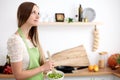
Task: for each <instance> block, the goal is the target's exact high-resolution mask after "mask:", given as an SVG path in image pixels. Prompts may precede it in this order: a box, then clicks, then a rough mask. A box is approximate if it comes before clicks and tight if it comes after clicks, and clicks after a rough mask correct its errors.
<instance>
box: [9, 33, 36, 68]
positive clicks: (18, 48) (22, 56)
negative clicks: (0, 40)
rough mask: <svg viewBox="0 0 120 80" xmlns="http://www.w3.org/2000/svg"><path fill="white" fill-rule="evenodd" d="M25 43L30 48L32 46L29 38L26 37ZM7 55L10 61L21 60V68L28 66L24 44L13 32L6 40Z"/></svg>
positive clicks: (27, 56)
mask: <svg viewBox="0 0 120 80" xmlns="http://www.w3.org/2000/svg"><path fill="white" fill-rule="evenodd" d="M26 41H27V44H28V46H29V47H30V48H32V47H34V46H33V44H32V42H31V41H30V40H29V39H26ZM7 49H8V55H9V56H10V60H11V63H12V62H20V61H22V64H23V70H26V69H27V68H28V66H29V62H30V60H29V53H28V51H27V48H26V45H25V43H24V41H23V40H22V38H21V37H20V36H19V35H16V34H13V35H12V36H11V37H10V38H9V39H8V42H7Z"/></svg>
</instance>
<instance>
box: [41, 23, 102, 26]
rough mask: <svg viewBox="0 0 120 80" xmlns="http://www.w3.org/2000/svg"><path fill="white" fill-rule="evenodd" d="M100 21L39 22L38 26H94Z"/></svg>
mask: <svg viewBox="0 0 120 80" xmlns="http://www.w3.org/2000/svg"><path fill="white" fill-rule="evenodd" d="M101 24H102V23H100V22H71V23H68V22H40V26H95V25H101Z"/></svg>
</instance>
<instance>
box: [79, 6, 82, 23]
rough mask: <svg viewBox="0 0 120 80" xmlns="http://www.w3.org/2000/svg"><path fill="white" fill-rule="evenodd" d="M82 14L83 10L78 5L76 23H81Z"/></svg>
mask: <svg viewBox="0 0 120 80" xmlns="http://www.w3.org/2000/svg"><path fill="white" fill-rule="evenodd" d="M82 12H83V9H82V6H81V4H80V5H79V8H78V21H79V22H82Z"/></svg>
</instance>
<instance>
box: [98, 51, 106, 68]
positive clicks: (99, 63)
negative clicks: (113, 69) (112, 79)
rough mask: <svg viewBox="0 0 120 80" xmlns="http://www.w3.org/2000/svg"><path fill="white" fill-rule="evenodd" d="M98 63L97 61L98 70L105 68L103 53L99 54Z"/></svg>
mask: <svg viewBox="0 0 120 80" xmlns="http://www.w3.org/2000/svg"><path fill="white" fill-rule="evenodd" d="M99 56H100V57H99V61H98V65H99V68H101V69H102V68H105V54H103V53H99Z"/></svg>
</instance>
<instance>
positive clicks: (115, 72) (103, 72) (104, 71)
mask: <svg viewBox="0 0 120 80" xmlns="http://www.w3.org/2000/svg"><path fill="white" fill-rule="evenodd" d="M111 74H113V75H115V76H117V77H120V70H111V69H110V68H106V69H100V70H99V71H98V72H89V71H88V69H82V70H75V71H73V73H67V74H65V76H66V77H72V76H73V77H75V76H99V75H111ZM0 78H14V76H13V75H11V74H0Z"/></svg>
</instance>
